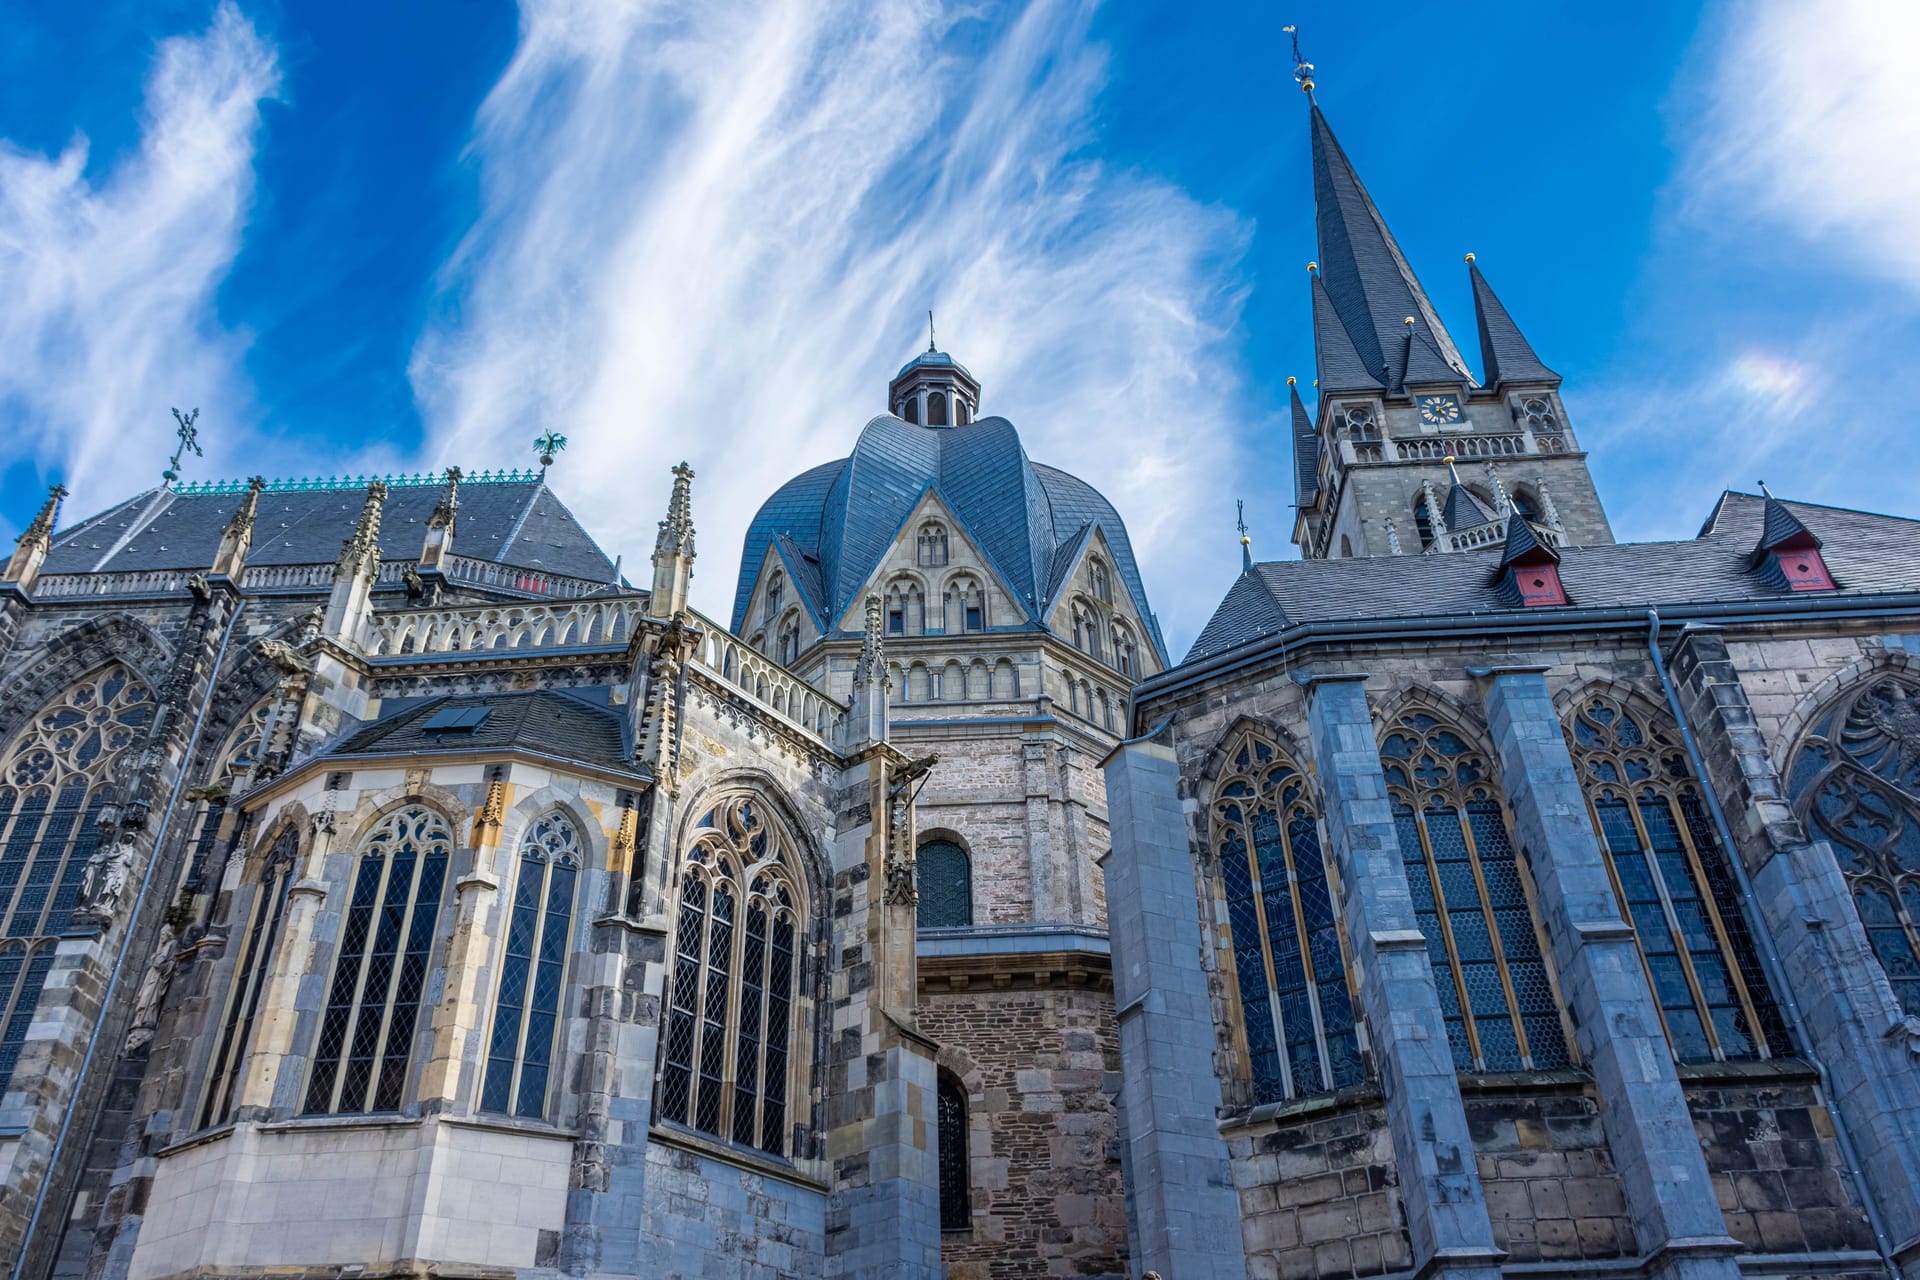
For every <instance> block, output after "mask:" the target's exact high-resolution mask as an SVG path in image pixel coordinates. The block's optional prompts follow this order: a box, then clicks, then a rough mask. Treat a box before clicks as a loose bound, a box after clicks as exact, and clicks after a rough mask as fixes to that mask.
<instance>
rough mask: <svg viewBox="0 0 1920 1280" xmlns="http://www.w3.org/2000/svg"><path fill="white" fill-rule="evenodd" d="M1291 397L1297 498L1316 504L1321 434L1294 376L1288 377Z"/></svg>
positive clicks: (1296, 500) (1301, 503) (1297, 501)
mask: <svg viewBox="0 0 1920 1280" xmlns="http://www.w3.org/2000/svg"><path fill="white" fill-rule="evenodd" d="M1287 399H1288V400H1289V402H1290V407H1291V409H1292V410H1293V500H1294V503H1295V504H1296V505H1298V506H1302V507H1307V506H1312V505H1313V500H1314V496H1315V495H1316V494H1318V493H1319V492H1320V437H1319V436H1317V435H1315V434H1314V431H1313V418H1312V416H1311V415H1310V414H1308V412H1307V406H1306V403H1305V402H1304V401H1303V400H1301V399H1300V388H1299V387H1298V386H1297V385H1296V384H1295V381H1294V379H1292V378H1288V379H1287Z"/></svg>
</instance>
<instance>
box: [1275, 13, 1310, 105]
mask: <svg viewBox="0 0 1920 1280" xmlns="http://www.w3.org/2000/svg"><path fill="white" fill-rule="evenodd" d="M1280 29H1281V30H1282V31H1284V32H1286V33H1287V34H1288V35H1289V36H1291V37H1292V38H1293V82H1294V83H1295V84H1297V85H1299V86H1300V92H1302V93H1304V94H1306V95H1307V101H1309V102H1311V101H1313V64H1312V63H1311V62H1308V61H1307V60H1306V59H1305V58H1303V57H1301V56H1300V33H1299V32H1298V31H1297V30H1295V29H1294V28H1293V27H1292V26H1285V27H1282V28H1280Z"/></svg>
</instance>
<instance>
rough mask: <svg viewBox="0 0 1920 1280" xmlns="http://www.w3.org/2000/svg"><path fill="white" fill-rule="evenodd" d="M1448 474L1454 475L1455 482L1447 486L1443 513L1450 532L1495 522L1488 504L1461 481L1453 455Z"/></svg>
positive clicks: (1448, 465) (1449, 459)
mask: <svg viewBox="0 0 1920 1280" xmlns="http://www.w3.org/2000/svg"><path fill="white" fill-rule="evenodd" d="M1447 474H1448V475H1449V476H1451V477H1453V483H1452V484H1451V485H1450V486H1448V488H1447V501H1446V504H1445V505H1444V506H1443V507H1442V508H1441V515H1442V516H1443V518H1444V519H1445V520H1446V522H1447V530H1448V532H1450V533H1460V532H1462V531H1463V530H1467V529H1478V528H1479V527H1480V526H1481V525H1483V524H1491V523H1493V520H1494V513H1493V512H1491V511H1489V510H1487V504H1486V503H1484V502H1482V501H1480V499H1479V498H1478V497H1477V496H1475V494H1474V492H1473V490H1471V489H1469V488H1467V486H1466V485H1464V484H1462V483H1461V482H1460V473H1459V472H1458V471H1456V470H1455V469H1454V465H1453V459H1452V458H1451V457H1449V458H1448V459H1447Z"/></svg>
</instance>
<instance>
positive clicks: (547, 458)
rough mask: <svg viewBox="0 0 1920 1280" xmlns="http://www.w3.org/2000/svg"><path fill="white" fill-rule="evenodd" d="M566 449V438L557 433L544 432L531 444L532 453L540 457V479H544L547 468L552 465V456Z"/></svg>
mask: <svg viewBox="0 0 1920 1280" xmlns="http://www.w3.org/2000/svg"><path fill="white" fill-rule="evenodd" d="M566 447H567V438H566V437H565V436H563V435H561V434H560V433H559V432H558V431H547V432H544V433H543V434H542V435H541V436H540V438H539V439H538V440H535V441H534V442H533V451H534V452H535V453H537V454H539V455H540V477H541V479H543V480H544V479H545V478H546V475H547V468H548V467H550V466H552V465H553V455H554V454H556V453H559V452H560V451H561V450H562V449H564V448H566Z"/></svg>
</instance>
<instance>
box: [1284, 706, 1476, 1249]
mask: <svg viewBox="0 0 1920 1280" xmlns="http://www.w3.org/2000/svg"><path fill="white" fill-rule="evenodd" d="M1299 679H1300V681H1301V683H1302V684H1304V685H1306V687H1307V690H1308V697H1309V699H1310V702H1311V707H1310V710H1309V714H1308V723H1309V725H1310V728H1311V732H1312V736H1313V755H1314V763H1315V767H1316V769H1317V770H1318V772H1319V775H1320V790H1321V793H1322V794H1323V796H1324V797H1325V801H1326V814H1327V833H1328V834H1329V835H1330V836H1331V837H1332V839H1333V851H1334V857H1335V860H1336V862H1337V864H1338V866H1339V868H1340V911H1341V915H1342V917H1343V918H1344V919H1345V920H1346V924H1347V937H1348V938H1349V940H1350V941H1351V942H1352V944H1353V963H1354V967H1355V969H1356V971H1357V973H1356V976H1357V978H1358V979H1359V980H1358V982H1357V983H1356V985H1357V986H1358V988H1359V994H1360V1009H1361V1013H1362V1015H1363V1016H1364V1017H1365V1019H1366V1025H1367V1033H1368V1039H1369V1041H1370V1042H1371V1044H1372V1046H1373V1054H1374V1063H1375V1065H1376V1066H1377V1067H1378V1068H1379V1071H1380V1083H1381V1086H1382V1089H1383V1090H1384V1092H1385V1094H1386V1110H1387V1123H1388V1127H1389V1128H1390V1129H1391V1130H1392V1132H1393V1153H1394V1158H1395V1163H1396V1164H1397V1165H1398V1166H1399V1169H1400V1196H1401V1201H1402V1203H1403V1204H1404V1205H1405V1207H1406V1212H1407V1229H1408V1234H1409V1235H1410V1236H1411V1238H1412V1243H1413V1258H1414V1263H1415V1266H1416V1269H1417V1270H1418V1271H1419V1273H1420V1274H1421V1275H1422V1276H1448V1277H1458V1278H1459V1280H1498V1277H1499V1275H1500V1265H1499V1263H1500V1258H1501V1256H1502V1254H1501V1251H1500V1250H1499V1249H1498V1248H1497V1247H1495V1245H1494V1243H1493V1224H1492V1222H1491V1220H1490V1219H1489V1218H1488V1217H1487V1202H1486V1195H1485V1192H1484V1191H1482V1189H1481V1186H1480V1174H1479V1171H1478V1170H1477V1168H1476V1167H1475V1164H1474V1155H1473V1139H1472V1136H1471V1135H1470V1133H1469V1132H1468V1129H1467V1113H1466V1107H1465V1106H1464V1105H1463V1104H1462V1103H1461V1101H1460V1082H1459V1077H1458V1076H1457V1075H1456V1074H1455V1072H1454V1067H1453V1051H1452V1050H1451V1049H1450V1048H1449V1047H1448V1045H1447V1028H1446V1023H1445V1021H1444V1020H1443V1019H1442V1017H1441V1014H1440V996H1439V993H1438V992H1437V990H1436V989H1435V987H1434V979H1433V966H1432V964H1431V963H1430V962H1429V961H1428V959H1427V940H1426V937H1425V936H1424V935H1423V934H1422V933H1421V932H1420V922H1419V918H1418V917H1417V916H1416V915H1415V914H1414V910H1413V891H1412V889H1411V888H1410V887H1409V886H1408V884H1407V873H1406V868H1405V866H1404V865H1403V864H1402V863H1401V860H1400V840H1399V835H1398V833H1397V832H1396V831H1395V829H1394V822H1393V807H1392V805H1391V804H1390V803H1389V801H1388V799H1387V779H1386V775H1385V774H1383V773H1382V772H1381V770H1380V750H1379V746H1378V744H1377V743H1376V742H1375V741H1374V736H1373V719H1372V716H1371V715H1370V714H1369V713H1368V709H1367V695H1366V689H1365V687H1364V685H1363V683H1362V682H1363V681H1364V680H1365V679H1366V677H1365V676H1362V675H1357V674H1354V675H1326V676H1303V677H1299Z"/></svg>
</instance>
